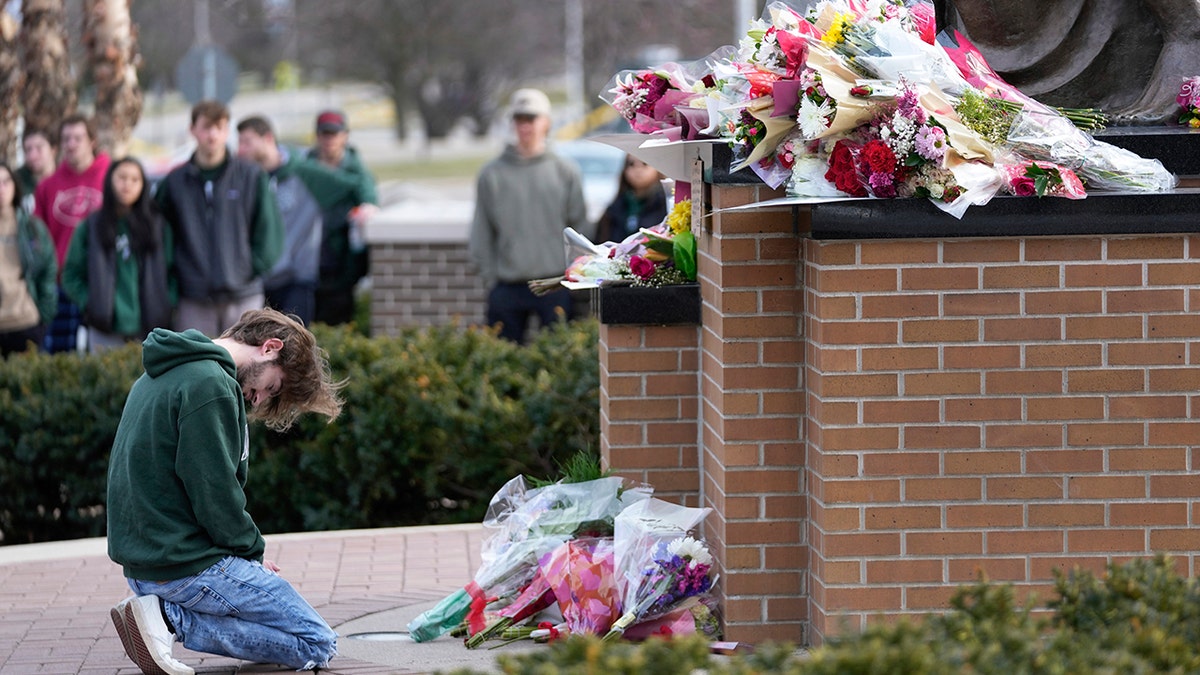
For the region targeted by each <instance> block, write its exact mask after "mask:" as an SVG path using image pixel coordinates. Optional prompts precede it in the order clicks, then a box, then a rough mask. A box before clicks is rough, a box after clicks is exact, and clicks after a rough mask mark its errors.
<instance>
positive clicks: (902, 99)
mask: <svg viewBox="0 0 1200 675" xmlns="http://www.w3.org/2000/svg"><path fill="white" fill-rule="evenodd" d="M896 111H897V112H899V113H900V114H901V115H903V116H905V117H907V118H908V119H910V120H912V121H914V122H916V123H917V124H924V123H925V109H924V108H922V107H921V102H920V100H919V99H918V98H917V92H916V90H915V89H912V88H910V87H908V86H904V88H903V89H902V90H901V92H900V95H899V96H897V97H896Z"/></svg>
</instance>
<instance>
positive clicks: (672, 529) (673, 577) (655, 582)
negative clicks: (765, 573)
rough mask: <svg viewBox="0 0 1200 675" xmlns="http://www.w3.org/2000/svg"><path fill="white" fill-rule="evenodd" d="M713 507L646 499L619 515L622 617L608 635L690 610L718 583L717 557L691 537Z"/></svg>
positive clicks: (617, 548) (616, 544)
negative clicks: (692, 506)
mask: <svg viewBox="0 0 1200 675" xmlns="http://www.w3.org/2000/svg"><path fill="white" fill-rule="evenodd" d="M711 510H712V509H708V508H689V507H685V506H678V505H675V504H672V503H670V502H665V501H662V500H660V499H653V498H652V499H647V500H645V501H643V502H639V503H638V504H635V505H633V506H631V507H629V508H628V509H626V510H625V511H623V512H621V514H620V515H619V516H617V520H616V532H615V534H614V536H613V546H614V565H615V569H616V574H617V582H618V583H619V584H620V585H621V615H620V618H618V619H617V620H616V621H615V622H614V623H613V624H612V627H611V628H610V629H609V631H608V633H606V634H605V635H604V639H605V640H616V639H619V638H620V637H621V636H622V634H624V632H625V630H626V629H627V628H629V627H630V626H632V625H634V624H636V623H640V622H643V621H647V620H651V619H656V618H658V617H661V616H664V615H666V614H670V613H671V612H674V611H677V610H680V609H687V608H688V607H689V606H691V605H692V604H695V603H697V602H699V601H700V598H701V597H702V596H703V595H704V594H705V593H708V591H709V589H711V588H712V585H713V584H714V583H715V582H716V580H717V574H716V570H715V569H714V567H713V558H712V554H711V553H710V552H709V551H708V547H707V546H705V544H704V542H703V541H701V540H699V539H696V538H695V537H692V536H690V535H689V534H688V532H689V531H690V530H692V529H693V528H695V527H696V526H697V525H699V524H700V522H701V521H702V520H703V519H704V517H705V516H706V515H708V513H709V512H710V511H711Z"/></svg>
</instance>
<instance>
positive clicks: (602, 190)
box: [554, 138, 625, 223]
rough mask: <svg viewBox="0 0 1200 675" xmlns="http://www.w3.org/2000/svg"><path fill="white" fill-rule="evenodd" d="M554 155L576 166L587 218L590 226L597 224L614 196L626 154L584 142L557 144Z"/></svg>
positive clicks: (599, 144) (601, 144) (583, 140)
mask: <svg viewBox="0 0 1200 675" xmlns="http://www.w3.org/2000/svg"><path fill="white" fill-rule="evenodd" d="M554 152H556V153H558V154H559V155H560V156H562V157H564V158H566V159H570V160H572V161H574V162H575V163H576V164H577V165H579V171H580V173H581V174H583V201H584V202H586V203H587V217H588V220H589V221H590V222H593V223H594V222H596V221H597V220H599V219H600V216H601V215H603V214H604V209H606V208H607V207H608V205H609V203H611V202H612V200H613V197H615V196H616V195H617V183H618V182H619V181H620V179H621V171H622V169H624V167H625V151H623V150H620V149H619V148H614V147H613V146H611V145H606V144H604V143H598V142H596V141H589V140H587V139H586V138H585V139H580V140H576V141H565V142H562V143H556V144H554Z"/></svg>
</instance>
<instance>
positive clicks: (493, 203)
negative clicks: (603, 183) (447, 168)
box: [468, 89, 593, 343]
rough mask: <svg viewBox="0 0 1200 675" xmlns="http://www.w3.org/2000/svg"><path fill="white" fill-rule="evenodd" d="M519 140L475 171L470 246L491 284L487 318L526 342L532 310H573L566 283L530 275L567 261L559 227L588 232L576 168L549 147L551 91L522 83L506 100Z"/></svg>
mask: <svg viewBox="0 0 1200 675" xmlns="http://www.w3.org/2000/svg"><path fill="white" fill-rule="evenodd" d="M510 114H511V115H512V121H513V126H514V128H515V132H516V142H515V143H512V144H509V145H508V146H507V147H506V148H505V149H504V152H503V153H502V154H501V155H500V157H498V158H497V159H494V160H492V161H491V162H489V163H488V164H486V165H485V166H484V167H483V169H482V170H481V171H480V172H479V179H478V183H477V186H476V191H475V218H474V221H473V222H472V224H471V239H470V243H469V244H468V250H469V252H470V255H471V260H472V261H473V262H474V263H475V265H476V266H477V267H478V269H479V273H480V275H481V276H482V277H483V279H484V282H485V284H486V285H487V287H488V288H489V289H490V290H489V293H488V300H487V323H488V325H489V326H491V325H496V324H500V337H502V338H505V339H508V340H512V341H514V342H517V343H523V342H524V339H525V325H526V323H527V322H528V320H529V317H530V315H537V317H538V318H539V320H540V322H541V325H543V326H545V325H547V324H549V323H550V322H552V321H555V320H556V318H557V317H559V316H562V317H563V318H566V317H570V316H571V295H570V293H569V292H568V291H567V290H566V289H565V288H564V289H559V290H556V291H552V292H550V293H547V294H545V295H543V296H536V295H534V294H533V291H531V290H529V286H528V282H529V280H530V279H541V278H545V277H551V276H558V275H561V274H562V272H563V270H564V269H565V268H566V266H567V262H566V260H565V256H564V254H563V243H562V242H563V236H562V233H563V228H566V227H572V228H574V229H575V230H576V231H577V232H579V233H580V234H582V235H583V236H585V237H588V238H591V236H592V233H593V228H592V226H591V224H589V223H588V222H587V208H586V206H585V205H584V201H583V186H582V179H581V178H580V175H579V169H578V168H577V167H576V166H575V165H574V164H573V163H571V162H570V161H568V160H565V159H563V158H561V157H559V156H558V155H555V154H554V153H553V152H551V151H550V150H549V149H548V148H547V144H546V137H547V135H548V134H549V133H550V99H548V98H546V95H545V94H543V93H542V92H541V91H539V90H537V89H519V90H517V91H516V92H515V93H514V94H513V96H512V101H511V104H510Z"/></svg>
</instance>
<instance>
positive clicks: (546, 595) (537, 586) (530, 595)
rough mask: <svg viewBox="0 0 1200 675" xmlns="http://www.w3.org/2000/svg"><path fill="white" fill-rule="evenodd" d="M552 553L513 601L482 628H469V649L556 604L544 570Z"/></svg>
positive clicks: (540, 560) (542, 558)
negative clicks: (472, 629) (471, 629)
mask: <svg viewBox="0 0 1200 675" xmlns="http://www.w3.org/2000/svg"><path fill="white" fill-rule="evenodd" d="M555 550H557V549H555ZM551 553H552V552H551ZM551 553H547V554H545V555H543V556H542V557H541V559H539V561H538V566H537V569H536V570H535V571H534V574H533V578H532V579H530V580H529V583H528V584H526V585H525V586H524V587H523V588H521V589H520V592H519V593H518V594H517V596H516V597H515V598H513V599H512V601H511V602H509V603H508V604H507V605H505V606H504V607H501V608H500V609H499V610H498V611H496V612H495V615H494V616H491V617H490V618H489V619H488V620H487V624H486V625H485V626H484V627H483V628H482V629H480V630H477V631H474V632H471V631H470V629H469V628H468V633H469V635H468V636H467V639H466V641H465V644H466V646H467V648H468V649H474V648H475V647H478V646H479V645H480V644H482V643H483V642H484V641H485V640H487V639H488V638H490V637H492V636H493V635H495V634H497V633H499V632H501V631H503V630H504V629H505V628H508V627H509V626H511V625H513V624H515V623H520V622H522V621H524V620H525V619H527V618H529V617H531V616H533V615H534V614H537V613H538V612H540V611H542V610H543V609H545V608H547V607H549V606H550V605H552V604H554V589H552V588H550V583H549V582H548V581H547V579H546V575H545V574H544V573H543V571H542V568H543V566H544V565H545V562H546V560H547V559H548V558H549V557H550V555H551Z"/></svg>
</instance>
